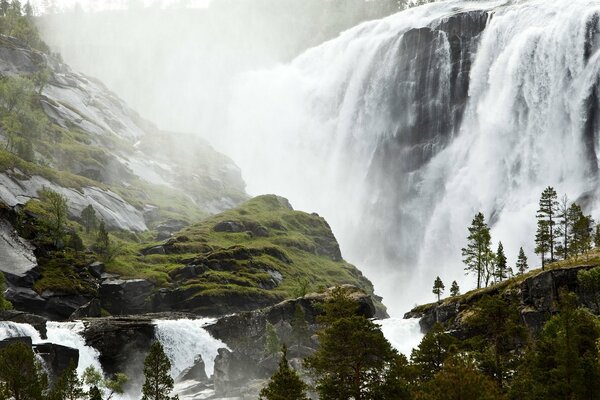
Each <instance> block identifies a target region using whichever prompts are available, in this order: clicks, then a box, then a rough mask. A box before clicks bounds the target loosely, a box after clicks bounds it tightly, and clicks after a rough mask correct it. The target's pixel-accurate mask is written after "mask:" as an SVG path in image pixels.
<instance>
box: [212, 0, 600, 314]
mask: <svg viewBox="0 0 600 400" xmlns="http://www.w3.org/2000/svg"><path fill="white" fill-rule="evenodd" d="M599 15H600V5H598V3H597V2H595V1H593V0H576V1H568V0H557V1H553V2H547V1H541V0H529V1H523V2H520V1H511V0H507V1H491V0H487V1H478V2H471V1H462V0H450V1H444V2H438V3H433V4H428V5H425V6H421V7H416V8H413V9H410V10H408V11H404V12H401V13H398V14H395V15H392V16H389V17H387V18H384V19H382V20H379V21H371V22H367V23H364V24H361V25H359V26H357V27H355V28H352V29H350V30H348V31H346V32H343V33H342V34H341V35H340V36H339V37H337V38H336V39H333V40H331V41H328V42H326V43H324V44H322V45H320V46H318V47H315V48H313V49H310V50H308V51H306V52H305V53H304V54H302V55H300V56H299V57H298V58H296V59H295V60H293V61H292V62H291V63H289V64H287V65H280V66H277V67H276V68H273V69H270V70H263V71H253V72H250V73H247V74H245V75H243V76H241V77H240V78H239V79H238V80H237V81H236V82H235V85H234V90H233V100H232V102H231V106H230V113H229V114H230V126H229V127H228V130H227V135H224V136H223V143H222V147H223V148H229V149H230V154H232V156H233V158H234V160H235V161H236V162H237V163H238V165H240V166H241V168H242V170H243V171H244V176H245V179H246V181H247V183H248V190H249V191H250V193H256V192H264V191H266V190H268V191H275V192H277V193H281V194H282V195H284V196H286V197H287V198H289V199H290V201H292V203H294V204H295V205H296V206H297V207H301V208H304V209H314V210H316V211H317V212H319V214H320V215H323V216H325V217H326V218H327V220H328V221H329V222H330V223H331V225H332V228H333V230H334V231H335V232H336V234H337V235H338V238H339V241H340V245H341V248H342V249H341V250H342V253H343V254H345V256H346V258H347V259H349V260H350V261H351V262H354V263H356V264H358V265H361V267H362V268H363V269H364V270H365V272H366V274H367V276H370V277H372V278H373V280H374V283H375V286H376V287H377V290H378V291H380V293H382V294H383V296H384V298H386V299H387V301H388V304H390V303H392V304H391V305H392V306H395V307H396V308H397V309H401V308H405V307H407V306H408V305H409V304H411V303H414V301H415V299H419V298H422V297H423V291H422V290H421V287H420V286H419V285H417V284H411V283H410V282H411V280H414V282H419V283H421V282H428V281H432V280H433V278H435V276H436V275H440V276H441V277H442V279H443V280H445V281H446V280H450V281H451V280H453V279H456V278H457V274H456V272H455V271H456V268H457V265H460V264H461V260H460V249H461V247H462V246H464V237H466V235H467V232H466V226H467V225H468V224H469V222H470V221H471V219H472V217H473V215H474V214H475V213H476V212H478V211H481V212H483V213H484V214H485V215H486V217H487V219H488V221H489V222H490V224H491V226H492V237H494V238H497V239H495V240H498V239H500V240H502V242H503V244H504V246H505V249H507V251H508V256H509V262H512V259H513V258H514V257H515V256H516V252H517V250H518V249H519V247H520V246H523V247H524V248H525V251H526V252H527V253H528V255H529V256H533V244H532V240H531V238H532V237H533V235H534V232H533V231H534V224H533V223H531V220H532V218H534V216H535V211H536V209H537V200H538V197H539V193H541V191H542V189H543V188H545V187H546V186H548V185H552V186H554V187H555V188H556V189H557V190H558V191H559V192H560V193H567V194H568V195H569V197H570V198H571V199H573V200H581V202H582V203H583V205H584V208H585V210H586V212H588V213H592V214H593V213H594V212H595V211H597V210H598V209H599V207H598V205H599V202H598V199H599V198H600V196H599V195H598V193H597V184H596V183H597V178H598V160H597V154H598V146H599V143H600V140H598V137H599V136H598V134H599V131H598V129H599V123H598V115H600V110H599V107H600V106H599V102H598V79H599V78H598V77H599V73H598V72H599V70H600V52H599V51H598V44H599V40H598V37H599V32H600V31H599V28H600V27H599V23H598V20H599ZM248 105H251V106H248ZM250 120H251V121H253V123H252V124H251V125H249V124H248V123H247V121H250ZM265 143H269V145H268V146H265V145H264V144H265ZM289 149H294V151H293V152H290V151H289ZM282 154H286V156H285V157H282V156H281V155H282ZM291 176H293V177H294V179H289V177H291ZM583 200H585V201H583ZM348 216H352V217H351V218H349V217H348ZM516 225H518V226H519V228H518V229H517V230H515V229H516V228H515V226H516ZM520 225H522V226H520ZM515 232H518V233H516V234H515ZM394 274H395V276H394ZM459 281H460V282H459V283H466V281H465V278H462V280H461V279H459ZM462 281H464V282H462ZM407 282H409V283H407ZM398 285H403V287H406V288H407V290H404V291H403V293H401V294H399V293H398V291H397V287H398ZM393 302H395V303H396V304H393Z"/></svg>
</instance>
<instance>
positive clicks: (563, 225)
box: [556, 195, 570, 260]
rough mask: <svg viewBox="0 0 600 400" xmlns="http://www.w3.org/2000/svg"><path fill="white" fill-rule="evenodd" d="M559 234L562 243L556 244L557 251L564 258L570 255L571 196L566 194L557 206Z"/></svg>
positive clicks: (557, 231)
mask: <svg viewBox="0 0 600 400" xmlns="http://www.w3.org/2000/svg"><path fill="white" fill-rule="evenodd" d="M556 217H557V220H558V222H557V225H558V226H557V229H556V234H557V236H561V237H562V243H560V244H558V245H557V246H556V253H557V254H558V255H560V256H561V257H562V258H563V260H566V259H567V258H568V257H569V233H570V230H569V198H568V197H567V195H564V196H563V197H562V198H561V199H560V201H559V202H558V208H557V215H556Z"/></svg>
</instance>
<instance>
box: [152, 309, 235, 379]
mask: <svg viewBox="0 0 600 400" xmlns="http://www.w3.org/2000/svg"><path fill="white" fill-rule="evenodd" d="M212 322H214V320H213V319H208V318H203V319H179V320H155V321H154V324H155V325H156V331H155V334H156V338H157V339H158V340H159V342H160V343H161V344H162V345H163V347H164V349H165V353H166V354H167V356H169V359H170V360H171V375H172V376H173V377H174V378H176V377H177V376H178V375H179V374H180V373H181V372H182V371H184V370H185V369H186V368H189V367H191V366H192V365H194V360H195V359H196V357H197V356H198V355H201V356H202V360H203V361H204V366H205V370H206V375H207V376H211V375H212V374H213V371H214V365H215V358H216V357H217V354H218V353H217V351H218V350H219V349H220V348H223V347H225V348H226V347H227V345H225V343H223V342H221V341H220V340H217V339H215V338H213V337H212V336H211V335H210V333H208V331H207V330H206V329H204V327H205V326H206V325H208V324H210V323H212Z"/></svg>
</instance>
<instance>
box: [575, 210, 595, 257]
mask: <svg viewBox="0 0 600 400" xmlns="http://www.w3.org/2000/svg"><path fill="white" fill-rule="evenodd" d="M593 225H594V220H593V219H592V217H591V216H589V215H588V216H585V215H583V213H580V214H579V217H578V218H577V220H576V221H575V223H574V225H573V229H572V232H573V237H572V239H571V243H572V245H571V247H572V248H573V254H574V255H575V256H578V255H579V254H584V253H586V252H588V251H590V250H591V249H592V230H593V228H592V226H593Z"/></svg>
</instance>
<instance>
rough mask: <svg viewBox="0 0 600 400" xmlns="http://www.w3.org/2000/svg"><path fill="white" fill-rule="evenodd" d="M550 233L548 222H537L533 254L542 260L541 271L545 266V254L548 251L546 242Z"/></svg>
mask: <svg viewBox="0 0 600 400" xmlns="http://www.w3.org/2000/svg"><path fill="white" fill-rule="evenodd" d="M549 238H550V233H549V229H548V221H543V220H538V226H537V231H536V233H535V253H536V254H539V255H540V257H541V258H542V271H543V270H544V267H545V266H546V254H547V253H548V251H549V250H550V247H549V245H548V240H549Z"/></svg>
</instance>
